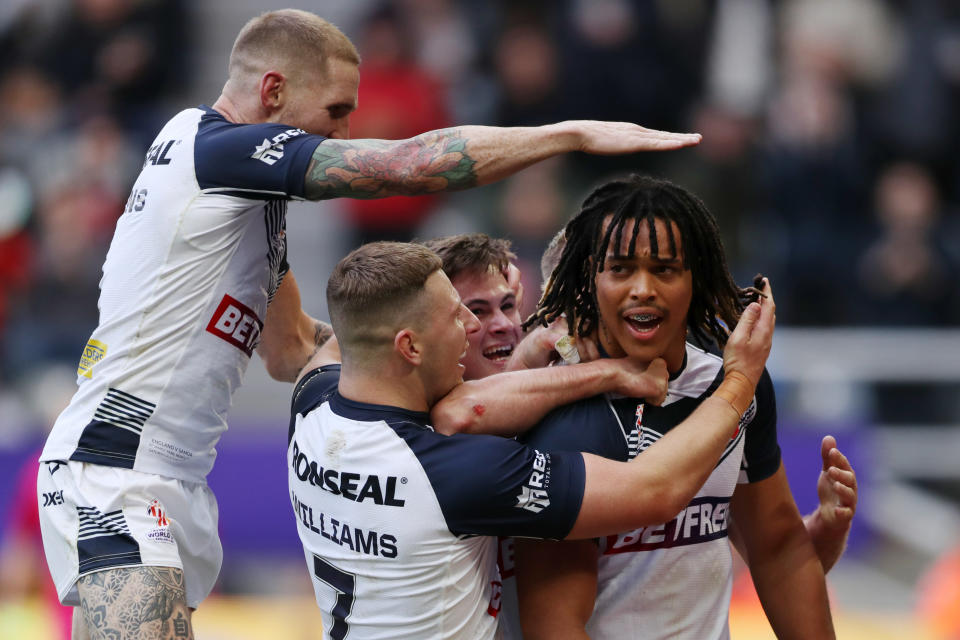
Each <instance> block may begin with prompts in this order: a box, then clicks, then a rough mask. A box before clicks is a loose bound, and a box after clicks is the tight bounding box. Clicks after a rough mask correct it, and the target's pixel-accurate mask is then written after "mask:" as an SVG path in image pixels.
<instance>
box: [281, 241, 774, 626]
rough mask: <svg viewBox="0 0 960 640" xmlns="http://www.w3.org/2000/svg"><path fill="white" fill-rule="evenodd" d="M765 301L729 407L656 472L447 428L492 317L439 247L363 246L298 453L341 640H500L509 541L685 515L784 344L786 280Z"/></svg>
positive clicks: (319, 584) (659, 459)
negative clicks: (476, 304)
mask: <svg viewBox="0 0 960 640" xmlns="http://www.w3.org/2000/svg"><path fill="white" fill-rule="evenodd" d="M764 294H765V298H763V299H762V300H761V301H760V302H754V303H751V304H750V305H749V306H748V307H747V308H746V309H745V310H744V312H743V315H742V317H741V319H740V322H739V323H738V324H737V327H736V328H735V329H734V331H733V333H732V334H731V335H730V337H729V339H728V340H727V342H726V346H725V349H724V360H723V362H724V366H725V368H726V373H727V375H726V378H725V379H724V381H723V382H721V383H720V384H719V385H717V386H716V389H715V390H714V392H713V397H710V398H706V399H704V400H703V401H702V402H701V403H700V405H699V406H698V407H697V409H696V410H695V411H694V412H692V413H691V414H690V415H689V416H688V417H687V418H686V420H684V421H683V422H682V423H681V424H680V425H678V426H677V427H676V428H674V429H673V430H672V431H671V432H670V433H669V434H667V435H666V436H664V437H663V438H661V439H660V441H659V442H657V443H656V444H654V445H653V446H651V447H650V448H649V450H647V451H646V452H645V458H644V460H643V464H634V463H622V462H614V461H611V460H607V459H603V458H600V457H597V456H593V455H590V454H580V453H566V454H559V455H558V454H556V453H552V452H547V451H538V450H535V449H532V448H529V447H526V446H524V445H521V444H519V443H518V442H516V441H514V440H511V439H507V438H500V437H494V436H475V435H469V434H458V435H454V436H445V435H442V434H438V433H436V432H435V431H434V430H433V429H432V428H431V427H430V425H429V420H430V418H429V413H428V412H429V410H430V408H431V407H432V406H433V405H434V404H435V403H436V402H437V401H438V400H439V399H440V398H442V397H443V396H445V395H447V394H448V393H449V392H450V390H451V389H453V388H455V387H456V386H457V385H459V384H461V383H462V375H463V365H462V364H460V359H461V358H462V357H463V356H464V353H465V350H466V349H467V344H468V343H467V336H468V334H471V333H474V332H476V331H477V330H478V329H479V323H478V322H477V320H476V318H475V317H473V315H472V314H471V313H470V312H469V310H467V309H466V307H465V306H464V305H463V303H462V302H461V299H460V296H459V295H458V294H457V292H456V290H455V289H454V288H453V286H452V285H451V284H450V281H449V279H448V278H447V277H446V276H445V275H444V273H443V271H442V270H441V262H440V259H439V258H438V257H437V256H436V254H435V253H433V252H432V251H430V250H429V249H427V248H426V247H423V246H420V245H412V244H405V243H373V244H368V245H364V246H363V247H360V248H359V249H356V250H354V251H353V252H351V253H350V254H349V255H348V256H347V257H346V258H344V259H343V260H342V261H341V262H340V263H339V264H338V265H337V267H336V268H335V269H334V272H333V274H332V275H331V277H330V281H329V283H328V287H327V302H328V307H329V309H330V318H331V323H332V325H333V329H334V332H335V333H336V335H337V339H338V342H339V356H341V357H342V363H343V364H342V368H341V366H340V365H339V364H336V361H337V358H336V357H333V356H331V357H330V358H329V359H328V360H327V361H326V362H324V357H323V354H324V350H323V349H322V350H321V352H320V353H318V354H317V356H315V357H314V358H313V361H312V364H315V365H318V368H312V369H308V370H307V371H305V372H304V373H303V376H302V378H301V380H300V382H299V383H298V384H297V387H296V389H295V391H294V399H293V409H292V417H291V433H290V436H291V438H290V444H289V448H288V457H287V463H288V476H289V481H290V491H291V504H292V506H293V509H294V512H295V514H296V518H297V528H298V532H299V534H300V539H301V542H302V543H303V545H304V553H305V558H306V561H307V567H308V570H309V571H310V573H311V575H312V577H313V584H314V589H315V593H316V597H317V602H318V604H319V606H320V608H321V610H322V611H323V621H324V634H325V637H331V638H343V637H353V638H418V639H421V638H480V639H482V638H493V637H495V636H496V635H497V620H496V614H497V611H498V608H499V588H500V585H499V580H498V578H497V570H496V540H495V538H493V537H492V536H496V535H518V536H529V537H536V538H550V539H563V538H569V539H581V538H591V537H594V536H597V535H603V534H605V533H611V532H614V531H620V530H629V529H631V528H633V527H637V526H646V525H647V524H652V523H656V522H662V521H664V520H666V519H667V518H669V517H672V515H673V514H675V513H677V512H678V511H679V510H680V509H682V508H683V507H684V506H685V505H686V504H688V503H689V501H690V500H691V499H692V497H693V495H694V494H696V492H697V490H698V488H699V487H700V486H701V485H702V484H703V482H704V480H705V479H706V478H707V477H708V476H709V475H710V472H711V470H712V468H713V467H714V465H715V464H716V460H717V459H718V458H719V457H720V455H721V454H722V452H723V451H724V449H725V448H726V447H727V446H728V442H729V441H730V439H731V437H732V436H734V434H735V432H737V431H738V429H739V427H738V425H739V422H740V418H741V415H742V414H743V413H744V412H745V411H746V410H747V408H748V406H749V405H750V403H751V399H752V397H753V395H754V391H755V385H756V383H757V381H759V379H760V377H761V375H762V372H763V365H764V363H765V361H766V356H767V354H768V353H769V349H770V344H771V340H772V334H773V324H774V311H775V309H774V304H773V297H772V291H771V289H770V286H769V284H765V286H764ZM651 360H652V363H651V365H650V366H651V369H653V368H661V369H662V367H664V363H663V362H662V361H660V360H657V359H651ZM348 634H349V636H348Z"/></svg>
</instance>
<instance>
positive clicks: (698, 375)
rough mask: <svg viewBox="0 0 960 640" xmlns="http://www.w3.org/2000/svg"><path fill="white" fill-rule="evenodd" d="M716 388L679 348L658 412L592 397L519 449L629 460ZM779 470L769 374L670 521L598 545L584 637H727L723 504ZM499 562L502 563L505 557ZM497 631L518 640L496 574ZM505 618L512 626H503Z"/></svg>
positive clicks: (728, 569) (709, 373)
mask: <svg viewBox="0 0 960 640" xmlns="http://www.w3.org/2000/svg"><path fill="white" fill-rule="evenodd" d="M722 380H723V360H722V358H720V357H719V356H717V355H714V354H712V353H707V352H705V351H703V350H702V349H700V348H698V347H696V346H694V345H692V344H689V343H688V344H687V350H686V355H685V359H684V365H683V368H682V369H681V370H680V372H679V373H677V374H674V375H673V376H671V379H670V382H669V385H668V386H669V392H668V394H667V398H666V400H665V402H664V404H663V406H660V407H657V406H653V405H646V404H645V403H644V402H643V401H642V400H640V399H637V398H625V397H619V396H610V395H606V396H596V397H594V398H590V399H588V400H584V401H581V402H577V403H574V404H571V405H567V406H565V407H560V408H559V409H556V410H555V411H553V412H551V413H550V414H549V415H547V416H546V417H545V418H544V419H543V420H542V421H541V423H540V424H539V425H538V426H537V427H536V428H535V429H533V430H531V431H530V432H529V433H528V434H526V435H525V436H524V437H523V440H524V441H525V442H526V443H527V444H529V445H530V446H534V447H537V448H538V449H542V450H550V451H586V452H590V453H595V454H597V455H601V456H603V457H605V458H612V459H615V460H621V461H627V460H631V459H633V458H634V457H636V456H637V455H640V454H642V452H643V451H644V450H645V449H646V448H647V447H649V446H650V445H651V444H653V443H654V442H656V441H657V440H658V439H660V438H661V437H662V436H663V435H664V434H665V433H666V432H667V431H669V430H670V429H672V428H673V427H675V426H676V425H678V424H679V423H681V422H682V421H683V420H684V419H686V417H687V416H689V415H690V414H691V413H693V411H694V410H695V409H696V408H697V406H698V405H699V404H700V402H701V401H702V400H703V399H704V398H706V397H708V396H709V395H710V394H711V393H712V392H713V390H714V389H716V387H717V386H718V385H719V384H720V382H721V381H722ZM779 465H780V447H779V445H778V444H777V437H776V404H775V398H774V393H773V385H772V383H771V381H770V377H769V375H768V374H767V373H766V372H764V375H763V377H762V379H761V381H760V383H759V384H758V385H757V392H756V395H755V396H754V400H753V402H752V403H751V405H750V407H749V408H748V409H747V412H746V413H745V414H744V417H743V419H742V420H741V422H740V428H739V429H738V430H737V433H736V434H735V435H734V436H733V437H732V438H731V439H730V442H729V444H728V445H727V448H726V450H725V451H724V452H723V455H722V456H721V458H720V460H719V462H718V463H717V466H716V468H715V469H714V471H713V473H712V474H711V475H710V477H709V478H708V479H707V481H706V483H705V484H704V485H703V487H702V488H701V489H700V491H699V492H698V493H697V495H696V496H695V497H694V498H693V500H692V501H691V502H690V504H689V505H688V506H687V507H686V508H685V509H684V510H683V511H681V512H680V513H679V514H678V515H677V516H676V517H675V518H674V519H673V520H671V521H670V522H666V523H663V524H660V525H654V526H649V527H644V528H641V529H636V530H634V531H627V532H624V533H621V534H619V535H613V536H608V537H606V538H603V539H601V540H599V545H600V550H599V557H598V560H597V598H596V602H595V606H594V609H593V614H592V615H591V617H590V621H589V623H588V624H587V628H586V630H587V633H588V634H589V636H590V637H591V638H594V639H595V640H621V639H624V638H644V639H648V640H649V639H661V638H662V639H664V640H666V639H667V638H670V639H678V638H679V639H689V640H713V639H725V638H728V637H729V630H728V626H727V618H728V612H729V608H730V593H731V588H732V576H733V574H732V558H731V555H730V545H729V542H728V537H727V527H728V525H729V522H730V512H729V508H730V497H731V496H732V495H733V492H734V489H735V488H736V485H737V483H738V482H740V483H747V482H756V481H758V480H762V479H764V478H767V477H769V476H770V475H772V474H773V473H775V472H776V470H777V468H778V467H779ZM503 549H504V551H503V552H502V555H503V556H504V558H505V559H507V560H510V563H511V564H512V558H511V555H512V549H511V548H510V546H509V543H504V547H503ZM504 573H505V575H504V606H503V608H504V623H503V628H504V630H505V631H506V632H507V633H509V634H510V635H507V636H506V637H507V638H508V639H509V640H516V639H518V638H520V633H519V628H520V627H519V623H518V622H517V621H515V619H516V616H517V608H516V602H515V601H511V600H509V599H508V598H511V597H512V598H515V597H516V586H515V584H510V583H511V582H513V580H512V579H509V578H508V576H509V575H510V574H512V572H509V571H505V572H504ZM511 619H514V621H512V620H511Z"/></svg>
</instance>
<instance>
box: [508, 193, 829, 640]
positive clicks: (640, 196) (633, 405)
mask: <svg viewBox="0 0 960 640" xmlns="http://www.w3.org/2000/svg"><path fill="white" fill-rule="evenodd" d="M565 238H566V245H565V246H564V248H563V251H562V253H561V255H560V260H559V263H558V265H557V267H556V269H555V270H554V271H553V274H552V276H551V278H550V280H549V281H548V283H547V285H546V289H545V292H544V294H543V297H542V298H541V301H540V304H539V306H538V310H537V313H536V314H535V316H534V317H533V318H531V320H530V322H540V323H541V324H549V323H550V322H551V321H553V320H554V319H556V318H558V317H560V316H561V315H565V316H566V318H567V319H568V322H569V323H570V330H571V332H573V333H575V334H576V335H577V336H591V335H592V336H595V338H596V341H597V343H598V347H599V349H600V350H601V352H602V353H603V354H606V355H609V356H612V357H619V356H623V355H626V354H628V355H630V356H632V357H634V358H637V359H639V360H647V361H650V360H654V359H656V358H663V359H664V360H665V361H666V364H667V369H668V371H669V372H670V383H669V392H668V394H667V398H666V400H665V402H664V403H663V406H660V407H657V406H653V405H650V404H649V403H646V402H644V401H643V399H641V398H630V397H614V396H598V397H595V398H591V399H588V400H583V401H580V402H577V403H574V404H571V405H568V406H566V407H563V408H560V409H557V410H556V411H554V412H552V413H551V414H549V415H548V416H547V417H546V418H544V419H543V420H542V421H541V422H540V424H539V425H538V426H537V427H535V428H534V429H533V430H531V431H530V432H528V433H527V434H526V435H525V442H526V443H527V444H528V445H529V446H533V447H535V448H537V449H539V450H549V451H584V452H589V453H593V454H596V455H601V456H604V457H606V458H610V459H614V460H621V461H635V462H641V463H643V461H644V460H645V458H646V456H647V454H648V453H649V452H650V451H652V450H653V448H654V447H656V446H658V443H659V442H663V441H664V440H665V439H666V438H669V437H670V436H671V435H672V434H673V433H674V432H675V430H676V425H678V424H681V423H682V421H683V420H684V419H685V418H686V417H687V416H689V415H691V412H696V411H697V410H698V408H699V407H701V406H702V405H703V402H705V401H707V399H708V398H710V397H711V394H712V393H713V391H714V390H715V389H717V388H721V387H722V386H723V385H724V384H726V383H727V382H728V381H729V380H730V375H731V369H730V367H729V366H727V364H726V363H725V362H724V360H723V359H722V358H721V357H720V356H718V355H714V354H713V353H711V352H710V351H709V350H708V349H706V348H705V347H704V345H708V344H710V343H711V342H713V343H716V344H717V345H719V346H720V347H721V348H723V346H724V345H725V344H729V342H728V340H729V339H730V337H731V336H732V335H734V334H736V332H737V331H738V330H739V325H740V324H742V323H743V321H744V319H745V318H746V319H748V320H749V316H745V315H743V309H744V304H745V299H744V296H745V294H749V293H751V292H749V291H745V290H741V289H739V288H738V287H737V286H736V285H735V284H734V282H733V280H732V278H731V276H730V274H729V272H728V269H727V266H726V260H725V258H724V251H723V247H722V244H721V242H720V237H719V231H718V228H717V225H716V222H715V221H714V219H713V217H712V215H710V213H709V212H708V211H707V209H706V208H705V207H704V205H703V203H702V202H700V201H699V200H698V199H697V198H696V197H694V196H693V195H692V194H690V193H689V192H687V191H686V190H684V189H682V188H680V187H678V186H676V185H674V184H672V183H670V182H667V181H664V180H659V179H654V178H650V177H645V176H631V177H629V178H627V179H622V180H614V181H611V182H608V183H606V184H604V185H603V186H601V187H599V188H597V189H596V190H594V191H593V192H592V193H591V194H590V195H589V196H588V197H587V198H586V200H585V201H584V203H583V206H582V208H581V210H580V213H579V214H578V215H577V216H576V217H575V218H574V219H573V220H571V221H570V223H569V224H568V225H567V227H566V231H565ZM754 293H759V292H754ZM760 299H761V300H762V299H763V298H760ZM750 321H751V322H752V320H750ZM728 327H737V328H735V329H734V333H733V334H729V333H728V329H727V328H728ZM756 382H757V386H756V393H755V395H754V396H753V397H751V399H750V401H749V402H747V403H746V404H744V405H742V406H740V407H738V411H739V413H740V415H741V418H740V420H739V423H738V426H737V429H736V430H735V431H734V433H733V434H731V436H730V438H729V439H728V441H727V443H726V444H725V446H724V448H723V451H722V453H721V454H720V455H718V456H717V457H716V458H715V459H714V461H713V463H714V464H713V468H712V469H711V473H710V474H709V477H708V478H707V480H706V482H705V484H704V485H702V486H701V487H700V488H699V489H698V491H697V492H696V495H695V496H694V497H693V498H692V499H691V500H690V501H689V502H688V503H687V504H685V505H683V506H682V507H681V508H680V509H677V510H675V511H673V512H672V513H670V515H669V516H668V517H666V518H663V519H662V520H660V521H659V522H657V523H654V524H647V525H643V526H640V527H626V528H624V529H622V530H620V532H619V533H617V534H613V535H609V536H606V537H601V538H599V539H598V540H597V539H594V540H580V541H571V542H533V541H520V540H518V541H517V545H516V569H517V587H518V592H519V596H520V605H521V606H520V614H521V620H522V624H523V632H524V637H525V638H527V639H528V640H529V639H531V638H559V637H568V638H587V637H590V638H609V639H613V638H616V639H620V638H631V637H638V638H690V639H699V640H702V639H714V638H727V637H728V636H729V632H728V625H727V617H728V608H729V602H730V589H731V582H732V558H731V553H730V546H729V544H728V542H727V540H728V537H729V538H732V539H733V541H734V543H735V544H736V545H737V546H738V548H739V549H740V551H741V554H742V555H743V557H744V559H745V561H746V562H747V564H748V566H749V568H750V571H751V574H752V577H753V580H754V584H755V586H756V588H757V592H758V594H759V596H760V600H761V602H762V604H763V607H764V610H765V612H766V614H767V618H768V619H769V621H770V623H771V625H772V627H773V630H774V632H775V633H776V634H777V637H779V638H832V637H834V631H833V624H832V620H831V616H830V610H829V604H828V601H827V594H826V586H825V583H824V564H826V565H830V564H832V560H835V558H833V559H831V558H826V560H828V562H825V563H822V562H821V559H820V558H819V557H818V555H817V551H816V549H815V548H814V545H813V543H812V542H811V539H810V536H809V535H808V533H807V530H806V529H805V527H804V523H803V520H802V519H801V517H800V514H799V512H798V510H797V507H796V505H795V503H794V500H793V497H792V495H791V493H790V489H789V486H788V484H787V481H786V475H785V473H784V470H783V465H782V464H781V461H780V449H779V446H778V444H777V439H776V407H775V404H774V394H773V386H772V384H771V381H770V378H769V375H768V374H767V373H766V371H764V372H762V375H761V376H760V377H759V378H757V379H756ZM586 425H589V427H587V426H586ZM666 472H668V473H669V472H670V470H666ZM841 549H842V547H841Z"/></svg>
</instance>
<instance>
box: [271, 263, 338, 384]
mask: <svg viewBox="0 0 960 640" xmlns="http://www.w3.org/2000/svg"><path fill="white" fill-rule="evenodd" d="M331 336H333V329H331V328H330V325H329V324H327V323H326V322H321V321H320V320H315V319H314V318H311V317H310V316H309V315H307V314H306V312H304V310H303V309H302V308H301V306H300V289H299V288H298V287H297V281H296V280H295V279H294V277H293V272H292V271H288V272H287V275H286V276H284V278H283V282H281V283H280V286H279V287H277V291H276V293H274V295H273V300H272V301H271V302H270V306H269V307H267V317H266V319H265V320H264V323H263V331H262V333H261V334H260V344H259V345H258V346H257V353H259V354H260V358H261V359H262V360H263V363H264V365H265V366H266V368H267V373H269V374H270V376H271V377H272V378H274V379H276V380H280V381H281V382H293V381H294V380H296V378H297V375H298V374H299V373H300V370H301V369H302V368H303V366H304V365H305V364H306V363H307V361H308V360H309V359H310V357H311V356H312V355H313V354H314V353H315V352H316V351H317V350H318V349H320V348H321V347H322V346H323V345H325V344H326V343H327V341H328V340H330V338H331Z"/></svg>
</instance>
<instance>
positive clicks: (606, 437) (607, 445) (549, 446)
mask: <svg viewBox="0 0 960 640" xmlns="http://www.w3.org/2000/svg"><path fill="white" fill-rule="evenodd" d="M620 432H621V429H620V426H619V422H618V419H617V415H616V412H615V411H614V410H613V408H612V407H611V405H610V401H609V399H608V398H607V397H606V396H603V395H600V396H594V397H592V398H587V399H585V400H581V401H579V402H574V403H571V404H568V405H564V406H562V407H558V408H556V409H554V410H553V411H551V412H550V413H548V414H547V415H546V416H544V418H543V419H542V420H541V421H540V422H539V423H538V424H537V425H536V426H535V427H534V428H533V429H531V430H530V431H528V432H527V433H526V434H524V435H523V436H522V438H521V439H522V441H523V442H524V443H525V444H527V445H529V446H531V447H536V448H538V449H541V450H544V451H585V452H588V453H595V454H597V455H600V456H604V457H608V458H610V457H617V456H618V455H619V454H620V453H621V451H620V450H621V449H622V446H621V444H620V443H621V442H622V440H623V438H622V436H620Z"/></svg>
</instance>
